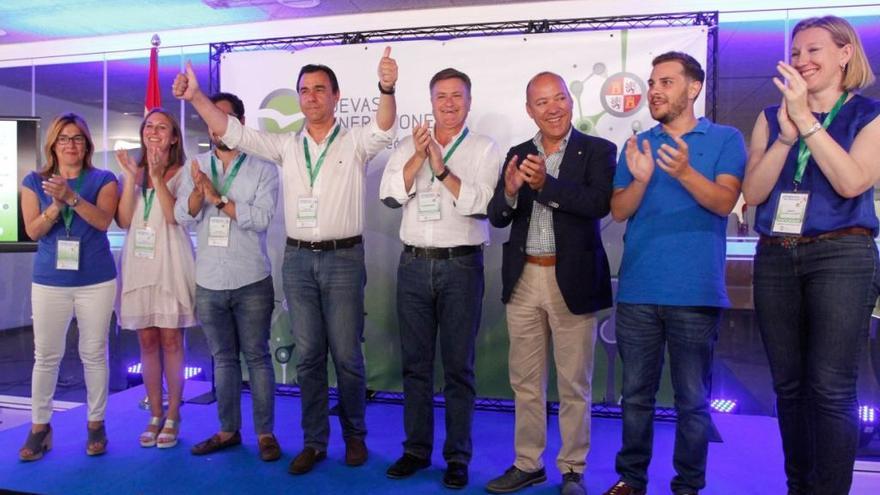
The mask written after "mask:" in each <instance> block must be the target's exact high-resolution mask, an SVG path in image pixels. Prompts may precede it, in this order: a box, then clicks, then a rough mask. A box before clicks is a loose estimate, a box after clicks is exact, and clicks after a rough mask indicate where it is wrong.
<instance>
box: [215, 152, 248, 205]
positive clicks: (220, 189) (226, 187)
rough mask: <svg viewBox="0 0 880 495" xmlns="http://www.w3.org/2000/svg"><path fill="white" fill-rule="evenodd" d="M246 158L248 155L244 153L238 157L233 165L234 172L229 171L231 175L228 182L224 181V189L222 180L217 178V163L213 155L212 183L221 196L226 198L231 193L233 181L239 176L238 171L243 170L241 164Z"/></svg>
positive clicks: (227, 178) (227, 177) (228, 176)
mask: <svg viewBox="0 0 880 495" xmlns="http://www.w3.org/2000/svg"><path fill="white" fill-rule="evenodd" d="M246 157H247V155H245V154H244V153H241V154H240V155H238V159H237V160H235V163H234V164H232V170H230V171H229V175H227V176H226V180H225V181H223V187H221V186H220V179H219V178H218V177H217V161H216V159H215V158H214V155H211V183H212V184H214V189H216V190H217V192H219V193H220V196H226V193H228V192H229V186H231V185H232V181H233V180H235V176H236V175H238V169H239V168H241V164H242V162H244V159H245V158H246Z"/></svg>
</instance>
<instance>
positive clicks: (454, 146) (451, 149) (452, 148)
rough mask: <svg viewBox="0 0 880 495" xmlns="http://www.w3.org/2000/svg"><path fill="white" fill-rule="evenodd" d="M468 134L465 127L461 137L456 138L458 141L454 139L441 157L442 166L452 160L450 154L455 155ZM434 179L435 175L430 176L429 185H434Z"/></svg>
mask: <svg viewBox="0 0 880 495" xmlns="http://www.w3.org/2000/svg"><path fill="white" fill-rule="evenodd" d="M468 132H469V131H468V128H467V127H465V128H464V131H463V132H462V133H461V136H458V139H456V140H455V142H454V143H452V146H450V147H449V149H448V150H446V154H445V155H443V165H446V164H447V163H448V162H449V159H450V158H452V154H453V153H455V150H457V149H458V145H459V144H461V142H462V141H464V138H465V137H467V135H468ZM435 177H436V176H435V175H433V174H432V175H431V184H433V183H434V178H435Z"/></svg>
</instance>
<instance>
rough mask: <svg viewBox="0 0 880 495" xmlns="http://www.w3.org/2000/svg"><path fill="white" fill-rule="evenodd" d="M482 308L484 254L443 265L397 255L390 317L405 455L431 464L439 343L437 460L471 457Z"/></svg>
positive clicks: (442, 261) (462, 461)
mask: <svg viewBox="0 0 880 495" xmlns="http://www.w3.org/2000/svg"><path fill="white" fill-rule="evenodd" d="M482 304H483V253H475V254H470V255H466V256H459V257H457V258H452V259H448V260H434V259H426V258H416V257H414V256H413V255H412V254H410V253H405V252H404V253H401V255H400V265H399V267H398V269H397V316H398V320H399V322H400V347H401V350H402V361H403V363H402V364H403V396H404V402H403V417H404V429H405V430H406V440H405V441H404V442H403V448H404V451H405V452H407V453H409V454H412V455H414V456H416V457H420V458H422V459H430V458H431V451H432V449H433V443H434V402H433V396H434V353H435V343H436V341H437V338H438V334H439V339H440V356H441V359H442V361H443V378H444V382H445V386H444V388H443V395H444V397H445V398H446V442H445V444H444V446H443V458H444V459H446V461H447V462H461V463H464V464H467V463H468V462H470V460H471V452H472V445H471V423H472V419H473V415H474V398H475V396H476V390H475V386H474V347H475V340H476V337H477V330H478V328H479V326H480V315H481V310H482Z"/></svg>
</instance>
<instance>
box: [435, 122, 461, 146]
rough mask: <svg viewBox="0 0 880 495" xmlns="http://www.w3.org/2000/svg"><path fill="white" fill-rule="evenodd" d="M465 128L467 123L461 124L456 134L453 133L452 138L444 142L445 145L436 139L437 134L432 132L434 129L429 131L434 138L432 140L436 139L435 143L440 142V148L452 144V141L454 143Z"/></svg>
mask: <svg viewBox="0 0 880 495" xmlns="http://www.w3.org/2000/svg"><path fill="white" fill-rule="evenodd" d="M467 128H468V126H467V124H465V125H463V126H461V130H460V131H458V133H457V134H455V135H454V136H452V139H450V140H449V142H448V143H446V144H445V145H443V144H440V141H437V135H436V134H434V131H433V130H432V131H431V137H433V138H434V141H437V144H440V147H441V148H446V147H447V146H452V143H454V142H455V141H456V140H457V139H458V138H459V136H461V134H462V133H463V132H464V131H466V130H467Z"/></svg>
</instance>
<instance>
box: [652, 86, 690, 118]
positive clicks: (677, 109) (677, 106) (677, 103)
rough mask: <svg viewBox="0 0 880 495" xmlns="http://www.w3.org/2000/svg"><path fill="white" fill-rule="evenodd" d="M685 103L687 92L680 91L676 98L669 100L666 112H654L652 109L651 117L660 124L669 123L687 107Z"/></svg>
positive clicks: (686, 101) (686, 102)
mask: <svg viewBox="0 0 880 495" xmlns="http://www.w3.org/2000/svg"><path fill="white" fill-rule="evenodd" d="M687 104H688V99H687V94H686V93H684V92H682V93H681V95H680V96H679V97H678V98H676V99H674V100H669V102H668V110H666V112H663V113H655V112H654V111H653V109H652V110H651V118H653V119H654V120H656V121H657V122H660V123H661V124H669V123H670V122H672V121H674V120H675V119H677V118H678V117H679V116H681V114H682V113H684V111H685V110H686V109H687Z"/></svg>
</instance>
